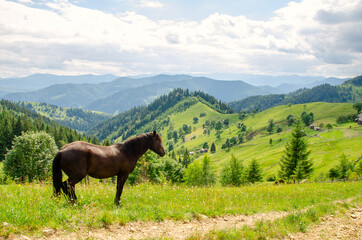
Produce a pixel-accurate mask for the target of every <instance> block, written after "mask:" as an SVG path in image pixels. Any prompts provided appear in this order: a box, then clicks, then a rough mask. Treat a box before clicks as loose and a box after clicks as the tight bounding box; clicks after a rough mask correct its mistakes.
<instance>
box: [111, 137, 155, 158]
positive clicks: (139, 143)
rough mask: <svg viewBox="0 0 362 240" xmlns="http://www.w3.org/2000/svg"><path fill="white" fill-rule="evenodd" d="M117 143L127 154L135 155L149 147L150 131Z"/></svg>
mask: <svg viewBox="0 0 362 240" xmlns="http://www.w3.org/2000/svg"><path fill="white" fill-rule="evenodd" d="M118 145H119V146H121V148H122V150H123V151H124V152H126V153H127V154H135V155H137V154H138V153H143V152H144V150H145V149H147V148H149V147H150V133H146V134H141V135H138V136H136V137H133V138H130V139H128V140H126V141H124V142H123V143H119V144H118Z"/></svg>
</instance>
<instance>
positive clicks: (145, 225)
mask: <svg viewBox="0 0 362 240" xmlns="http://www.w3.org/2000/svg"><path fill="white" fill-rule="evenodd" d="M288 214H289V213H288V212H268V213H260V214H254V215H237V216H233V215H228V216H223V217H216V218H208V217H207V216H204V215H198V216H197V219H194V220H191V221H173V220H165V221H163V222H130V223H127V224H126V225H125V226H121V225H112V226H109V227H108V228H102V229H91V230H87V229H82V230H80V231H78V232H71V233H69V232H62V231H58V232H56V233H55V234H52V235H50V236H49V235H48V236H44V237H43V238H42V239H145V238H172V239H185V238H187V237H189V236H191V235H192V234H195V233H201V234H206V233H208V232H209V231H211V230H220V229H228V228H234V227H236V228H241V227H243V226H244V225H247V226H253V225H254V223H255V222H257V221H260V220H270V221H273V220H275V219H277V218H281V217H285V216H286V215H288ZM21 237H24V236H21ZM18 239H21V238H18Z"/></svg>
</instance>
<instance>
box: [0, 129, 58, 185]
mask: <svg viewBox="0 0 362 240" xmlns="http://www.w3.org/2000/svg"><path fill="white" fill-rule="evenodd" d="M57 151H58V149H57V146H56V144H55V141H54V139H53V137H51V136H50V135H49V134H47V133H45V132H38V133H34V132H27V133H23V135H22V136H18V137H16V138H15V139H14V141H13V148H12V150H10V151H9V152H8V154H7V155H6V157H5V161H4V172H5V174H6V175H7V176H9V177H10V178H12V179H18V180H19V181H21V182H24V181H25V180H28V181H29V182H31V181H33V180H34V179H37V180H40V181H42V180H45V179H46V178H48V177H50V176H51V165H52V160H53V158H54V156H55V154H56V153H57Z"/></svg>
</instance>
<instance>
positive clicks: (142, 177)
mask: <svg viewBox="0 0 362 240" xmlns="http://www.w3.org/2000/svg"><path fill="white" fill-rule="evenodd" d="M184 173H185V169H184V167H183V165H182V164H181V163H179V162H178V161H177V160H175V159H173V158H170V157H167V156H165V157H163V158H160V157H158V156H157V155H156V154H155V153H153V152H150V151H148V152H146V154H144V155H143V157H142V158H141V159H140V160H138V162H137V164H136V167H135V169H134V170H133V172H132V173H131V174H130V175H129V177H128V182H129V183H130V184H131V185H134V184H139V183H143V182H147V181H150V182H154V183H163V182H165V181H169V182H172V183H176V182H181V181H182V179H183V176H184Z"/></svg>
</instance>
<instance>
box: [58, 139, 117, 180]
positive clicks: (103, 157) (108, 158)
mask: <svg viewBox="0 0 362 240" xmlns="http://www.w3.org/2000/svg"><path fill="white" fill-rule="evenodd" d="M60 152H61V153H62V161H61V165H62V169H63V170H64V172H65V173H66V174H67V175H69V174H68V173H67V172H69V173H70V172H71V171H82V172H83V173H87V174H89V175H90V176H92V177H97V178H104V177H109V176H113V175H114V174H115V173H116V169H117V168H118V166H117V165H118V164H117V163H118V161H117V156H119V152H118V151H117V149H116V148H115V147H114V146H108V147H105V146H98V145H94V144H90V143H87V142H83V141H76V142H72V143H69V144H67V145H65V146H64V147H63V148H62V149H61V150H60Z"/></svg>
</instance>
